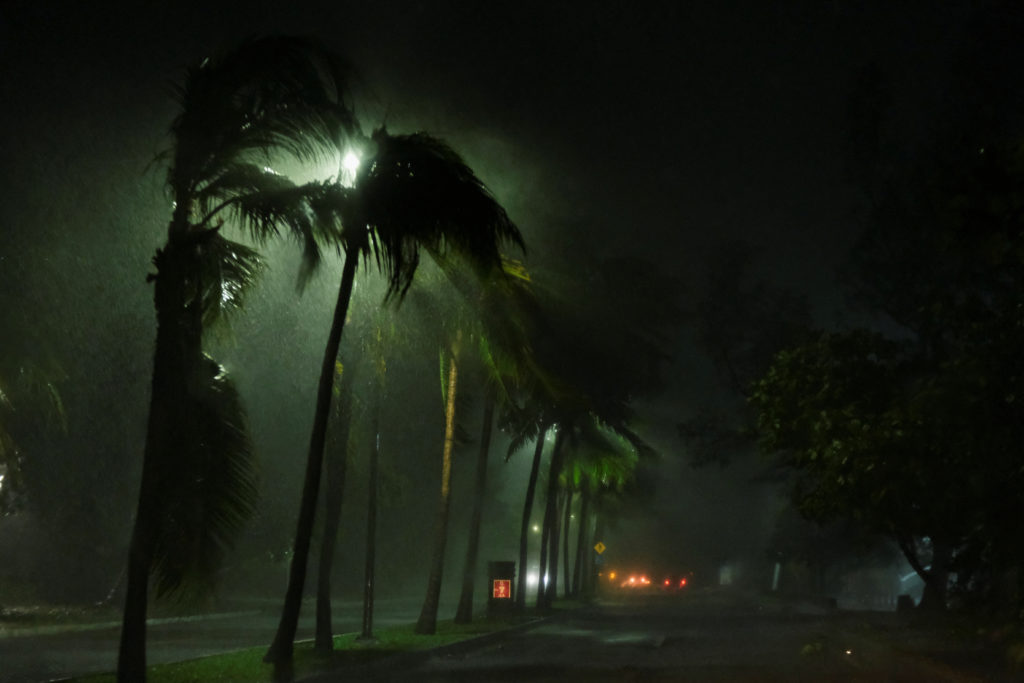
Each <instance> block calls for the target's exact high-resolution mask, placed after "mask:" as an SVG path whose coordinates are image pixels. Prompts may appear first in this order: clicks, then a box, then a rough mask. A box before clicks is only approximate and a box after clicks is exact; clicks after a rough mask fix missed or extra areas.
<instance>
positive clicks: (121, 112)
mask: <svg viewBox="0 0 1024 683" xmlns="http://www.w3.org/2000/svg"><path fill="white" fill-rule="evenodd" d="M984 4H985V3H978V2H971V1H969V0H957V1H952V2H941V3H936V2H899V3H888V2H887V3H863V2H843V1H839V0H835V1H829V2H826V1H822V0H808V1H795V2H763V1H761V0H756V1H748V2H739V1H734V2H728V1H715V2H677V1H666V2H633V3H612V2H600V1H597V2H572V3H557V2H517V3H499V2H456V1H453V0H450V1H447V2H396V1H385V2H331V3H327V2H295V3H285V2H269V1H264V2H258V1H255V0H253V1H250V2H216V1H214V0H210V1H207V2H202V3H189V2H162V3H147V2H125V3H104V2H40V1H21V0H7V2H5V3H3V4H2V5H0V65H2V66H0V187H2V188H3V190H2V196H3V201H2V202H0V258H2V259H5V260H4V261H3V262H0V263H2V264H3V265H2V270H0V283H2V284H3V286H5V287H17V288H18V290H19V291H20V292H21V293H22V296H23V297H24V302H25V309H26V310H32V311H34V313H33V315H38V317H39V320H40V322H39V324H40V325H41V327H43V329H45V330H46V331H48V332H50V333H51V334H54V335H58V336H61V337H62V340H61V343H63V344H66V345H67V346H69V347H73V348H75V349H76V352H77V353H80V354H81V356H82V357H83V358H86V359H88V358H102V357H104V356H107V355H109V354H110V348H111V342H112V340H116V339H117V337H118V335H124V336H128V337H131V338H132V339H142V340H144V341H142V342H136V343H139V344H141V348H143V349H145V348H147V346H148V344H150V343H151V341H150V340H151V338H152V337H151V335H152V329H153V328H152V313H151V303H150V302H149V296H150V292H149V290H148V289H146V288H145V287H144V286H142V285H141V282H142V278H143V276H144V273H145V272H146V269H147V267H148V260H149V258H150V256H151V254H152V251H153V249H154V248H155V247H156V246H157V245H158V244H159V243H160V241H161V236H162V232H163V229H164V226H165V224H166V223H165V222H166V220H167V212H166V203H164V202H165V201H166V200H164V199H163V196H162V194H161V189H160V187H161V185H160V183H161V178H160V176H159V173H154V172H147V171H146V168H147V164H148V163H149V161H150V160H151V159H152V157H153V155H154V153H155V152H156V151H158V150H159V149H160V148H161V147H162V145H163V144H164V142H165V138H164V131H165V130H166V127H167V125H168V123H169V121H170V118H171V116H172V115H173V111H174V110H173V104H172V102H171V99H170V96H169V88H168V84H169V83H171V82H173V81H174V80H175V79H176V78H177V77H178V76H179V74H180V69H181V67H182V66H183V65H185V64H188V63H191V62H194V61H196V60H197V59H198V58H199V57H201V56H202V55H204V54H206V53H208V52H210V51H211V50H215V49H217V48H219V47H223V46H228V45H231V44H232V43H234V42H236V41H237V40H238V39H240V38H243V37H246V36H251V35H257V34H266V33H275V32H286V33H300V34H314V35H316V36H318V37H319V38H320V39H321V40H323V41H324V42H325V43H327V44H328V45H329V46H331V47H334V48H336V49H338V50H339V51H341V52H343V53H344V54H346V55H348V57H349V58H350V59H351V60H352V62H353V63H354V64H355V65H356V67H357V69H358V70H359V72H360V73H361V75H362V81H361V85H360V86H359V87H358V97H357V104H358V107H359V110H360V112H361V113H362V114H363V115H364V125H367V126H375V125H378V124H379V123H382V122H386V123H387V124H388V126H389V128H390V129H391V130H393V131H396V132H407V131H411V130H416V129H426V130H429V131H430V132H432V133H435V134H438V135H441V136H443V137H445V138H446V139H448V140H449V141H450V142H451V143H452V144H453V146H454V147H455V148H456V149H458V150H460V151H461V152H462V153H463V154H464V155H465V156H466V158H467V160H468V161H469V162H470V164H471V165H472V166H473V167H474V168H476V169H477V170H478V171H479V172H480V174H481V176H482V177H483V178H484V180H485V181H486V182H487V183H488V184H489V185H490V186H491V187H492V188H493V189H494V191H495V193H496V194H497V196H498V198H499V199H500V200H501V201H502V202H504V203H505V205H506V206H507V207H508V209H509V212H510V214H511V215H512V217H513V218H514V219H515V220H516V221H517V222H518V223H519V224H520V225H521V227H522V229H523V232H524V233H525V235H526V236H527V240H528V244H529V246H530V249H531V252H530V259H531V261H532V262H534V263H539V264H543V267H544V268H549V269H554V268H557V267H558V263H559V260H560V259H566V258H570V259H571V258H574V257H576V256H577V255H580V254H583V255H588V256H587V257H588V258H593V257H597V256H613V255H624V254H628V255H633V256H638V257H641V258H645V259H648V260H650V261H652V262H653V263H655V264H656V265H658V266H660V267H661V268H663V269H664V270H665V271H666V272H668V273H670V274H673V275H675V276H676V277H678V278H679V279H680V281H681V283H682V286H681V289H680V291H679V292H675V293H672V295H671V297H672V298H673V299H675V300H677V301H678V302H680V303H684V304H685V303H687V302H689V301H690V300H691V299H692V297H693V296H694V295H693V293H692V292H693V291H695V288H696V287H697V286H698V284H699V282H701V281H702V278H703V264H705V263H706V262H707V260H708V258H709V256H710V255H711V254H712V253H713V252H714V250H715V248H716V247H717V246H719V245H722V244H724V243H726V242H728V241H731V240H740V241H744V242H747V243H749V244H752V245H754V246H756V247H759V248H761V249H762V257H761V267H762V269H763V272H764V274H765V276H766V277H768V278H769V279H771V280H773V281H775V282H777V283H778V284H780V285H783V286H786V287H792V288H794V289H796V290H798V291H800V292H803V293H806V294H808V295H809V296H810V297H811V298H812V301H813V303H814V305H815V309H816V311H817V312H818V313H819V314H821V315H822V316H823V318H826V319H827V318H831V317H833V313H834V310H835V309H837V308H838V307H839V306H840V299H839V296H838V295H837V289H836V287H835V285H834V283H833V277H834V271H835V268H836V266H837V265H838V264H839V263H840V262H841V261H842V259H843V258H844V257H845V254H846V251H847V250H848V249H849V247H850V246H851V244H852V243H853V242H854V240H855V239H856V236H857V234H858V230H859V227H860V223H859V219H858V218H857V216H858V195H857V193H856V191H854V190H853V189H852V188H851V187H849V186H848V184H846V183H845V182H844V180H843V156H842V147H843V141H844V125H845V118H844V117H845V115H846V108H847V102H848V98H849V95H850V91H851V87H852V82H853V79H854V77H855V74H856V73H857V72H858V70H859V69H861V68H862V67H863V66H865V65H866V64H868V63H869V62H874V63H877V64H879V65H880V67H881V68H882V70H883V71H884V72H885V73H886V75H887V76H888V78H889V79H890V82H891V83H892V89H893V92H894V93H895V103H894V109H893V112H894V116H895V118H896V129H897V130H898V131H900V132H901V134H902V135H904V136H905V137H906V138H907V140H912V139H913V138H914V137H915V136H918V135H921V134H922V132H921V131H922V130H924V129H926V128H927V127H928V126H927V124H923V123H922V122H927V121H931V120H932V119H933V118H935V117H940V118H941V116H942V115H943V111H944V108H945V107H946V106H947V105H948V102H947V101H946V100H945V99H944V98H945V97H946V95H947V93H948V92H949V91H950V89H951V88H954V87H955V86H956V83H955V81H956V79H957V74H956V72H955V68H954V67H955V57H956V55H958V54H961V53H962V52H963V50H964V48H965V46H967V47H970V46H972V45H985V42H984V40H983V38H979V36H978V35H976V34H972V33H971V31H972V30H976V26H974V24H972V23H971V20H972V18H974V17H976V14H977V13H978V12H979V11H980V9H979V8H981V7H983V6H984ZM907 144H908V147H912V144H911V143H909V142H908V143H907ZM12 262H13V263H12ZM97 310H99V311H102V312H101V313H96V312H95V311H97ZM97 328H100V329H101V330H102V333H98V332H96V329H97ZM674 351H675V352H676V363H675V365H674V366H673V367H672V368H670V369H669V377H670V379H671V380H672V382H673V383H674V386H673V390H672V392H670V395H671V396H672V397H675V398H678V397H680V396H688V397H689V403H691V404H692V402H693V396H695V395H699V394H700V393H701V392H703V391H706V389H705V386H706V384H702V383H706V381H707V379H708V378H707V373H706V369H703V363H702V361H700V360H699V359H696V358H695V356H694V352H693V350H692V349H691V348H690V347H689V346H687V345H686V344H685V342H684V341H683V338H682V337H681V338H680V341H679V343H678V344H677V345H676V348H675V349H674ZM123 355H125V357H124V358H120V357H118V358H117V360H116V362H117V363H118V368H119V369H115V370H111V371H110V373H109V376H107V377H106V378H105V379H104V381H106V382H108V383H109V384H110V386H111V387H116V386H119V384H118V383H119V382H120V381H121V379H123V378H124V377H128V376H134V375H140V374H141V375H142V376H144V375H145V369H146V364H147V363H148V360H145V359H142V356H139V355H138V354H132V353H127V352H125V354H123ZM702 372H703V374H701V373H702ZM694 377H698V378H699V380H697V382H696V383H695V380H694ZM684 385H685V386H684ZM133 386H134V387H135V388H134V391H135V392H137V394H138V395H139V396H140V397H141V396H144V392H145V387H144V385H142V386H141V387H140V386H139V385H138V383H136V384H135V385H133ZM129 393H130V392H129ZM684 405H685V404H680V403H677V402H673V400H670V401H667V402H665V403H664V404H663V405H662V406H661V409H660V411H659V414H658V415H657V416H656V418H657V419H660V420H663V421H664V422H663V423H662V424H660V425H656V427H657V428H656V429H655V430H654V431H655V432H656V433H657V434H658V435H659V438H660V439H661V442H660V444H659V445H661V446H662V447H668V448H678V447H679V444H678V443H671V442H669V441H666V439H667V438H668V436H666V435H670V434H671V433H672V428H671V426H672V423H673V421H672V420H673V417H674V416H678V412H679V411H680V410H683V409H685V408H684V407H683V406H684ZM110 419H113V418H110ZM138 428H139V427H138V426H137V425H136V426H135V427H132V429H135V430H136V431H137V429H138ZM133 434H135V432H133ZM136 438H137V434H136V435H135V436H130V437H129V436H126V437H125V440H126V441H127V442H133V439H136ZM694 476H696V475H694ZM702 476H705V477H707V479H706V480H705V485H704V486H703V488H700V486H697V485H695V493H694V496H692V498H693V499H694V500H697V499H700V498H701V497H702V496H703V497H704V498H715V496H714V495H713V494H712V493H711V492H713V491H717V490H719V489H716V488H715V487H716V486H720V487H721V486H725V484H724V483H722V481H724V480H722V481H719V480H718V479H715V477H719V476H720V475H718V474H706V475H702ZM712 480H714V481H712ZM707 482H712V483H710V484H708V483H707ZM715 482H717V483H715ZM698 488H699V489H700V495H697V493H696V489H698ZM723 490H724V489H723ZM725 499H726V496H725V494H724V493H723V494H722V496H719V497H717V503H716V502H715V501H713V500H705V501H704V503H700V504H698V503H693V505H694V507H693V508H692V510H691V511H690V512H689V513H688V514H690V515H692V516H697V517H700V516H707V515H715V514H719V513H722V510H721V509H717V512H709V510H716V508H715V507H714V506H715V505H716V504H717V505H719V506H720V507H721V506H722V505H726V506H727V502H726V503H723V500H725ZM680 524H681V525H682V526H685V524H683V523H680ZM755 526H756V524H755ZM750 528H751V527H750V526H749V524H748V525H747V526H744V524H739V523H737V528H736V529H734V530H733V531H731V532H730V533H733V534H734V535H736V536H742V535H743V534H744V533H747V532H748V531H749V529H750ZM679 533H685V532H683V531H680V532H679ZM693 535H694V538H696V537H697V536H699V535H700V534H697V533H696V532H694V534H693Z"/></svg>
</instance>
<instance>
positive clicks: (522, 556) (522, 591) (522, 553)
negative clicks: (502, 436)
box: [516, 425, 548, 612]
mask: <svg viewBox="0 0 1024 683" xmlns="http://www.w3.org/2000/svg"><path fill="white" fill-rule="evenodd" d="M547 433H548V427H547V425H541V428H540V431H539V432H538V434H537V445H536V446H535V447H534V449H533V464H532V465H530V479H529V481H527V483H526V500H525V501H524V502H523V521H522V523H521V524H520V526H519V581H518V582H517V584H516V611H517V612H523V611H524V610H525V609H526V554H527V546H528V545H529V540H530V515H531V514H533V497H534V494H535V493H536V490H537V476H538V475H539V474H540V460H541V455H542V454H543V452H544V439H545V438H546V437H547ZM538 581H540V579H538Z"/></svg>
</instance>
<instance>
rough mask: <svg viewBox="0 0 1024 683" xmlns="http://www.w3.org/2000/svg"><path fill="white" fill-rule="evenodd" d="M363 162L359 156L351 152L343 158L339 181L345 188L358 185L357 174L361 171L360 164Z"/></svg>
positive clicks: (339, 170)
mask: <svg viewBox="0 0 1024 683" xmlns="http://www.w3.org/2000/svg"><path fill="white" fill-rule="evenodd" d="M361 161H362V160H361V159H360V158H359V155H358V154H356V153H355V152H353V151H352V150H349V151H347V152H345V155H344V156H342V157H341V168H339V169H338V173H339V176H340V177H339V179H338V181H339V182H340V183H341V184H342V185H344V186H345V187H352V186H353V185H355V183H356V173H357V172H358V171H359V164H360V162H361Z"/></svg>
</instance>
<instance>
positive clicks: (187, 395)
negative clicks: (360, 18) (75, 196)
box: [118, 37, 351, 682]
mask: <svg viewBox="0 0 1024 683" xmlns="http://www.w3.org/2000/svg"><path fill="white" fill-rule="evenodd" d="M342 73H343V72H342V70H341V69H340V68H339V67H338V66H337V64H336V62H335V61H334V60H333V59H332V58H331V57H330V56H329V55H327V54H326V53H324V52H323V51H321V50H320V49H319V48H317V47H316V46H314V45H312V44H311V43H309V42H307V41H304V40H301V39H296V38H281V37H274V38H263V39H259V40H253V41H249V42H246V43H244V44H242V45H241V46H240V47H238V48H237V49H235V50H233V51H231V52H229V53H227V54H225V55H223V56H221V57H218V58H216V59H205V60H203V61H202V62H201V63H200V64H198V65H195V66H192V67H190V68H189V69H187V70H186V72H185V77H184V82H183V84H182V86H181V87H180V88H179V89H178V91H177V96H178V102H179V106H180V112H179V114H178V116H177V117H176V118H175V119H174V121H173V123H172V125H171V136H172V141H171V146H170V148H169V149H168V150H167V151H166V152H164V153H163V154H161V155H160V156H159V157H158V160H160V161H163V162H167V163H168V164H169V167H168V172H167V186H168V189H169V191H170V194H171V197H172V199H173V202H174V203H173V213H172V216H171V220H170V224H169V226H168V229H167V242H166V243H165V245H164V246H163V248H161V249H159V250H158V251H157V253H156V256H155V257H154V258H153V265H154V266H155V267H156V272H155V273H153V274H151V275H150V276H149V278H148V279H149V281H151V282H154V283H155V287H154V295H153V301H154V306H155V308H156V317H157V336H156V349H155V353H154V361H153V378H152V394H151V397H150V408H149V421H148V426H147V435H146V445H145V452H144V457H143V465H142V482H141V486H140V490H139V504H138V508H137V512H136V516H135V525H134V529H133V531H132V537H131V543H130V548H129V560H128V571H127V593H126V598H125V609H124V620H123V625H122V630H121V645H120V651H119V655H118V680H119V681H132V682H137V681H142V680H145V663H146V650H145V619H146V611H147V598H148V581H149V577H150V574H151V572H152V573H154V574H155V575H156V578H157V581H156V591H157V594H158V595H159V594H164V593H168V592H172V591H176V590H179V589H182V588H185V587H188V586H189V585H190V584H191V585H193V586H194V585H196V584H195V580H196V579H199V581H200V583H203V582H204V581H205V579H206V578H208V577H209V576H210V575H211V574H212V571H213V570H214V568H215V567H216V566H217V563H218V560H219V558H220V556H221V554H222V552H223V549H224V548H225V546H226V545H228V544H229V542H230V540H231V538H232V536H233V535H234V533H235V531H237V529H238V528H239V526H240V525H241V524H242V522H243V521H244V520H245V519H246V517H247V516H248V515H249V514H250V512H251V510H252V508H253V505H254V500H255V496H256V487H255V484H254V478H253V477H254V475H253V473H252V463H251V458H250V451H249V443H248V436H247V434H246V428H245V419H244V414H243V411H242V409H241V404H240V402H239V401H238V397H237V395H236V394H235V392H234V390H233V388H232V387H231V384H230V382H229V381H228V379H227V377H226V375H225V373H224V372H223V370H222V369H221V368H220V367H219V366H217V365H216V363H214V362H213V361H211V360H210V359H208V358H206V357H205V356H204V355H203V352H202V345H203V344H202V342H203V331H204V329H205V328H206V327H207V326H208V325H209V324H210V323H212V322H214V321H216V320H217V319H219V318H221V317H222V316H223V315H224V314H226V313H229V312H231V311H232V310H234V309H237V308H238V307H239V306H240V305H241V302H242V297H243V295H244V293H245V291H246V288H247V286H248V285H249V284H251V283H252V281H253V280H254V278H255V275H256V273H257V271H258V267H259V259H258V256H257V254H256V252H255V251H253V250H251V249H249V248H247V247H245V246H243V245H241V244H238V243H235V242H231V241H229V240H227V239H225V238H224V237H223V236H222V235H221V234H220V228H221V226H222V225H223V222H224V221H225V220H230V219H234V220H235V221H236V222H237V223H239V224H240V225H241V226H243V227H244V228H247V229H248V231H249V233H250V235H251V236H252V237H253V238H255V239H256V240H257V241H261V240H264V239H267V238H269V237H271V236H275V235H277V234H278V232H279V231H281V230H282V229H285V230H288V231H290V232H292V233H293V234H294V235H296V236H297V237H298V238H299V239H300V240H301V241H302V242H303V243H304V244H305V245H306V250H307V256H308V257H309V258H310V260H311V261H315V257H316V255H317V249H318V246H317V244H318V242H317V240H318V239H319V238H322V237H325V236H327V233H326V232H325V231H324V229H323V226H319V225H318V224H317V223H316V221H315V216H314V215H312V214H311V212H310V211H309V208H308V205H309V201H308V195H309V192H310V190H311V189H316V188H315V187H314V188H307V187H297V186H295V185H294V184H292V183H291V182H290V181H289V180H288V179H287V178H285V177H284V176H281V175H279V174H277V173H275V172H273V171H272V170H270V169H269V168H268V164H269V163H270V160H271V155H273V154H277V153H283V154H286V155H288V156H290V157H294V158H298V159H302V160H309V159H314V158H317V157H318V156H319V155H320V154H322V153H325V151H326V150H330V151H331V152H332V153H333V150H334V149H336V139H337V138H338V137H339V136H340V135H342V134H343V133H344V132H345V130H346V129H347V128H348V127H350V125H351V115H350V114H349V112H348V110H347V109H346V108H345V107H344V106H343V102H342V99H341V97H342V81H341V76H342Z"/></svg>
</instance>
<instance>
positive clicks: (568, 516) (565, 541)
mask: <svg viewBox="0 0 1024 683" xmlns="http://www.w3.org/2000/svg"><path fill="white" fill-rule="evenodd" d="M572 498H573V490H572V489H571V488H566V489H565V514H564V515H563V516H562V562H563V565H562V566H563V567H564V569H563V571H562V582H563V588H562V593H564V594H565V597H569V593H570V591H571V588H572V580H571V577H570V576H569V567H570V566H571V565H572V558H571V557H570V556H569V523H570V522H571V521H572Z"/></svg>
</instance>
